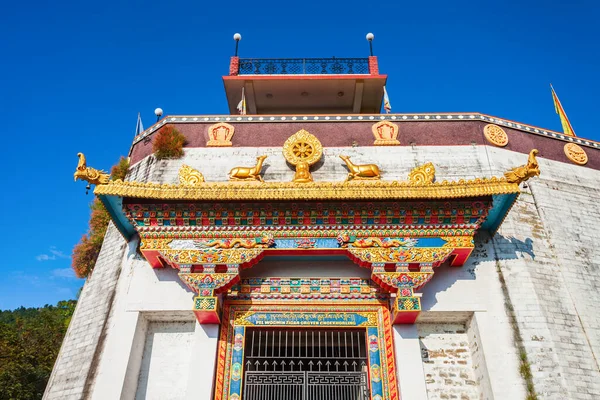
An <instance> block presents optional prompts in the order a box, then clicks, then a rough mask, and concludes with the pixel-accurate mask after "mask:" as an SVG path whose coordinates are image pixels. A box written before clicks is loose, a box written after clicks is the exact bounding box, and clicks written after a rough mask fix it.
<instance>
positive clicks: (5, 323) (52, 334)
mask: <svg viewBox="0 0 600 400" xmlns="http://www.w3.org/2000/svg"><path fill="white" fill-rule="evenodd" d="M76 303H77V302H76V301H75V300H68V301H60V302H58V304H57V305H56V306H51V305H46V306H44V307H40V308H24V307H21V308H18V309H16V310H12V311H0V400H5V399H7V400H8V399H11V400H21V399H22V400H31V399H41V398H42V395H43V394H44V389H45V388H46V384H47V383H48V378H50V372H51V371H52V367H53V366H54V361H55V360H56V357H57V355H58V351H59V350H60V345H61V343H62V340H63V338H64V336H65V333H66V331H67V327H68V326H69V322H70V321H71V316H72V315H73V311H74V310H75V305H76Z"/></svg>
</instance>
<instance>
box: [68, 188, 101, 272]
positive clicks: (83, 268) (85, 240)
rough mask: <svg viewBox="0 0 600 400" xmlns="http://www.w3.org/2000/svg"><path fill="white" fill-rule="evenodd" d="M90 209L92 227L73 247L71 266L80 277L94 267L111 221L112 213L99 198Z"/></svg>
mask: <svg viewBox="0 0 600 400" xmlns="http://www.w3.org/2000/svg"><path fill="white" fill-rule="evenodd" d="M90 209H91V210H92V212H91V216H90V229H89V230H88V233H86V234H85V235H83V236H82V237H81V240H80V241H79V243H77V244H76V245H75V247H74V248H73V257H72V259H71V266H72V267H73V271H75V275H76V276H77V277H78V278H86V277H87V276H88V275H89V274H90V272H92V270H93V269H94V265H96V259H97V258H98V254H100V249H101V248H102V242H103V241H104V235H106V230H107V229H108V223H109V222H110V215H108V211H106V208H104V205H103V204H102V202H101V201H100V200H98V198H95V199H94V201H93V202H92V204H91V206H90Z"/></svg>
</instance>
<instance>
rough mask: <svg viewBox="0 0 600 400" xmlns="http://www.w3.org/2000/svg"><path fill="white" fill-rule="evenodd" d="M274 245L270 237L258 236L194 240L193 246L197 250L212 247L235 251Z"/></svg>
mask: <svg viewBox="0 0 600 400" xmlns="http://www.w3.org/2000/svg"><path fill="white" fill-rule="evenodd" d="M274 243H275V241H274V239H273V236H272V235H263V236H258V237H256V238H254V239H240V238H236V239H212V240H195V241H194V244H195V245H196V246H197V247H198V248H207V247H214V248H216V249H235V248H245V249H253V248H257V247H261V248H266V247H271V246H273V244H274Z"/></svg>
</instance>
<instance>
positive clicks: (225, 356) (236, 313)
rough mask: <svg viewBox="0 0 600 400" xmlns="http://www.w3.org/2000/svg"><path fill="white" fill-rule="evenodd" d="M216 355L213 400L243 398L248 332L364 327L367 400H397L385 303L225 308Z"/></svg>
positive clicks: (242, 304)
mask: <svg viewBox="0 0 600 400" xmlns="http://www.w3.org/2000/svg"><path fill="white" fill-rule="evenodd" d="M222 321H223V322H222V324H221V332H220V336H219V344H218V350H217V369H216V376H215V391H214V393H215V396H214V399H215V400H240V399H242V387H243V385H242V377H243V376H244V365H243V360H244V345H245V332H246V327H273V328H276V327H278V328H281V327H294V328H301V327H313V328H314V327H321V328H323V327H327V328H338V329H339V328H364V329H365V332H366V337H367V344H368V347H369V351H368V362H369V365H368V377H369V387H370V399H371V400H399V394H398V384H397V381H396V364H395V357H394V345H393V339H392V338H393V336H392V335H393V332H392V321H391V314H390V310H389V306H388V305H387V304H386V303H385V302H371V303H369V304H348V305H342V304H339V303H338V304H333V303H328V304H323V303H322V302H319V301H316V302H312V303H304V304H281V303H280V304H250V303H248V302H240V301H230V302H225V304H224V306H223V319H222Z"/></svg>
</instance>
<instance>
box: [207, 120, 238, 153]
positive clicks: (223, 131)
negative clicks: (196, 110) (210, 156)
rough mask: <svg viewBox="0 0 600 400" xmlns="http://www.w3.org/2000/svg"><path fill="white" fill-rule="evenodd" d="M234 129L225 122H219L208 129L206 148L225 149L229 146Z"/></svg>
mask: <svg viewBox="0 0 600 400" xmlns="http://www.w3.org/2000/svg"><path fill="white" fill-rule="evenodd" d="M234 131H235V128H234V127H233V125H229V124H227V123H225V122H219V123H218V124H214V125H211V126H209V127H208V142H206V145H207V146H210V147H225V146H231V145H232V143H231V138H232V137H233V133H234Z"/></svg>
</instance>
